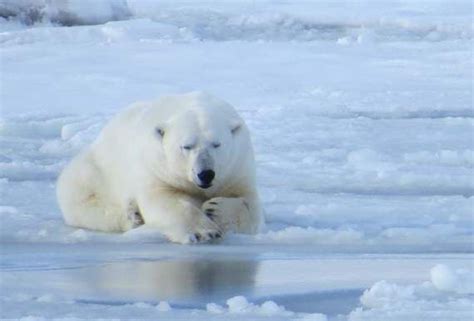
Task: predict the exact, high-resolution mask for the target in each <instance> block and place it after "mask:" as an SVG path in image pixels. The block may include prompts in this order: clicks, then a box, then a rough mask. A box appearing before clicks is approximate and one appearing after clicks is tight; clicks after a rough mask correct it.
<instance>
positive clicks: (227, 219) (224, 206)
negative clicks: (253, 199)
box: [201, 197, 248, 231]
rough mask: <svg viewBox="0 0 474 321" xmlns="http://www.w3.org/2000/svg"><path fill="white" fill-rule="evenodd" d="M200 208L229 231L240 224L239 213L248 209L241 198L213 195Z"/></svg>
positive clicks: (223, 228) (224, 229)
mask: <svg viewBox="0 0 474 321" xmlns="http://www.w3.org/2000/svg"><path fill="white" fill-rule="evenodd" d="M201 209H202V211H203V212H204V214H206V215H207V217H209V219H211V220H212V221H214V222H215V223H216V224H217V225H218V226H219V227H220V228H221V229H222V230H223V231H229V230H232V229H234V228H235V227H236V226H238V225H239V224H240V223H239V222H240V217H241V214H242V212H243V211H248V206H247V205H246V203H245V201H244V199H242V198H228V197H214V198H211V199H210V200H208V201H206V202H204V204H202V207H201Z"/></svg>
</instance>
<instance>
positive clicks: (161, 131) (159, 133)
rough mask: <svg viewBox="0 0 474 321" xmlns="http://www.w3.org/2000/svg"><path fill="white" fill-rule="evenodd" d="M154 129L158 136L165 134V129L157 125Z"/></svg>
mask: <svg viewBox="0 0 474 321" xmlns="http://www.w3.org/2000/svg"><path fill="white" fill-rule="evenodd" d="M155 130H156V133H157V134H158V135H159V136H161V137H163V136H165V131H164V130H163V129H162V128H160V127H157V128H155Z"/></svg>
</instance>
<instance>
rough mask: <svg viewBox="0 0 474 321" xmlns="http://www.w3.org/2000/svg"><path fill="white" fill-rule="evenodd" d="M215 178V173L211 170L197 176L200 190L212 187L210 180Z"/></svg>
mask: <svg viewBox="0 0 474 321" xmlns="http://www.w3.org/2000/svg"><path fill="white" fill-rule="evenodd" d="M215 176H216V173H215V172H214V171H213V170H212V169H206V170H203V171H202V172H200V173H198V174H197V177H198V179H199V182H200V184H198V186H199V187H201V188H209V187H211V186H212V180H213V179H214V177H215Z"/></svg>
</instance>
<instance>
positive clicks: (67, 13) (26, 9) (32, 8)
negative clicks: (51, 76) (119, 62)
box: [0, 0, 131, 26]
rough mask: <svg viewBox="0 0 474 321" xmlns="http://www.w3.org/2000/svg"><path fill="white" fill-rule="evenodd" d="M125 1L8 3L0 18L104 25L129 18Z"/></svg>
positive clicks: (1, 8) (30, 0)
mask: <svg viewBox="0 0 474 321" xmlns="http://www.w3.org/2000/svg"><path fill="white" fill-rule="evenodd" d="M130 15H131V14H130V10H129V8H128V6H127V1H126V0H100V1H96V0H5V1H3V2H1V3H0V17H4V18H8V17H16V18H18V19H19V20H20V21H22V22H23V23H25V24H33V23H35V22H39V21H51V22H54V23H58V24H60V25H64V26H72V25H89V24H101V23H105V22H107V21H112V20H123V19H126V18H129V17H130Z"/></svg>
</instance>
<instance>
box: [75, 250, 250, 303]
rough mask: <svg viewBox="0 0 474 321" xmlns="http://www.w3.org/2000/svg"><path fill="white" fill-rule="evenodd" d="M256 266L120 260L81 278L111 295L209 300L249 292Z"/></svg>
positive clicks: (243, 262)
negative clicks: (85, 277) (86, 277)
mask: <svg viewBox="0 0 474 321" xmlns="http://www.w3.org/2000/svg"><path fill="white" fill-rule="evenodd" d="M257 270H258V262H256V261H254V260H214V259H202V258H200V259H199V260H192V259H190V260H159V261H129V262H123V261H122V262H118V263H111V264H105V265H102V266H100V267H97V268H95V269H94V271H89V273H87V274H89V276H88V280H87V281H85V280H83V281H85V282H87V283H88V285H89V286H91V287H93V288H94V289H90V290H92V291H94V292H95V293H96V294H97V293H104V294H108V295H109V296H111V297H115V298H122V299H125V298H128V299H132V298H133V299H140V300H171V301H175V302H191V301H195V300H198V301H201V300H203V301H205V302H206V301H207V302H209V301H211V300H212V299H215V298H218V297H220V298H222V297H224V298H227V297H230V296H233V295H239V294H244V295H245V294H247V295H248V294H251V292H252V290H253V286H254V283H255V278H256V273H257ZM91 272H92V273H91ZM83 285H84V284H83ZM89 286H87V287H89Z"/></svg>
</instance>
